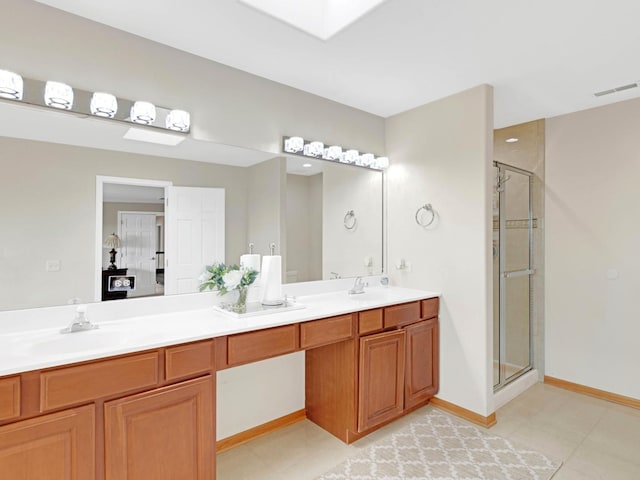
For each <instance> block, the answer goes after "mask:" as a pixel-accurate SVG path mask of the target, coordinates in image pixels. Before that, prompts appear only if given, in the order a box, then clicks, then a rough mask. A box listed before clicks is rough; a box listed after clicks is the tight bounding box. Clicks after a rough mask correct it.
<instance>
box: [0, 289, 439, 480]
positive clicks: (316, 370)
mask: <svg viewBox="0 0 640 480" xmlns="http://www.w3.org/2000/svg"><path fill="white" fill-rule="evenodd" d="M438 307H439V305H438V299H437V298H435V299H428V300H423V301H416V302H408V303H403V304H400V305H392V306H387V307H380V308H375V309H371V310H367V311H363V312H359V313H349V314H346V315H338V316H334V317H329V318H323V319H318V320H313V321H309V322H301V323H293V324H289V325H282V326H278V327H272V328H267V329H263V330H254V331H248V332H244V333H237V334H233V335H229V336H225V337H217V338H215V339H207V340H201V341H197V342H192V343H188V344H181V345H172V346H168V347H163V348H156V349H152V350H149V351H145V352H138V353H131V354H127V355H122V356H117V357H112V358H105V359H100V360H93V361H88V362H83V363H78V364H74V365H66V366H60V367H55V368H47V369H44V370H38V371H31V372H25V373H21V374H17V375H11V376H7V377H3V378H0V479H2V480H4V478H5V477H6V478H7V479H12V480H13V479H16V480H18V479H21V480H22V479H38V480H91V479H97V480H146V479H150V478H153V479H154V480H165V479H166V480H173V479H189V480H200V479H207V480H212V479H214V478H215V468H214V467H215V443H216V442H215V384H216V382H215V372H216V370H221V369H224V368H230V367H233V366H236V365H243V364H246V363H250V362H255V361H259V360H264V359H267V358H271V357H275V356H278V355H284V354H288V353H292V352H296V351H300V350H306V352H307V353H306V365H305V395H306V404H305V407H306V415H307V418H309V419H310V420H311V421H313V422H315V423H317V424H318V425H320V426H321V427H322V428H324V429H326V430H327V431H329V432H331V433H332V434H333V435H335V436H336V437H338V438H340V439H341V440H343V441H345V442H347V443H351V442H353V441H355V440H357V439H359V438H361V437H363V436H365V435H366V434H368V433H370V432H371V431H372V430H374V429H375V428H378V427H379V426H381V425H383V424H385V423H388V422H390V421H392V420H393V419H394V418H397V417H399V416H401V415H403V414H405V413H407V412H408V411H410V410H411V409H414V408H417V407H419V406H421V405H424V404H426V403H427V402H428V401H429V399H430V398H431V397H432V396H433V395H435V394H436V393H437V390H438V317H437V314H438Z"/></svg>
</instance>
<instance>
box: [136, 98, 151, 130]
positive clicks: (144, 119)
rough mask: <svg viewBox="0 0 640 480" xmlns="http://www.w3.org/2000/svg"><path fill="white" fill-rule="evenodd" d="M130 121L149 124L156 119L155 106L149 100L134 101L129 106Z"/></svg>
mask: <svg viewBox="0 0 640 480" xmlns="http://www.w3.org/2000/svg"><path fill="white" fill-rule="evenodd" d="M131 121H132V122H133V123H140V124H142V125H151V124H152V123H153V122H155V121H156V106H155V105H154V104H153V103H151V102H141V101H137V102H135V103H134V104H133V106H132V107H131Z"/></svg>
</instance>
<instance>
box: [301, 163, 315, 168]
mask: <svg viewBox="0 0 640 480" xmlns="http://www.w3.org/2000/svg"><path fill="white" fill-rule="evenodd" d="M302 166H303V167H304V168H311V167H312V166H313V165H311V164H310V163H303V164H302Z"/></svg>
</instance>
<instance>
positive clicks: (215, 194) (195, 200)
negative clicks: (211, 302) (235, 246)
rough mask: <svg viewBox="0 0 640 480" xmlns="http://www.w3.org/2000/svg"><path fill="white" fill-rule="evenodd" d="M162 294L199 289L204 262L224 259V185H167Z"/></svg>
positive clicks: (205, 263)
mask: <svg viewBox="0 0 640 480" xmlns="http://www.w3.org/2000/svg"><path fill="white" fill-rule="evenodd" d="M165 211H166V222H167V225H166V228H165V232H166V237H165V293H166V294H167V295H172V294H176V293H193V292H197V291H198V287H199V285H200V281H199V280H198V277H199V276H200V274H201V273H202V271H203V269H204V266H205V265H210V264H212V263H214V262H224V261H225V258H224V248H225V244H224V233H225V231H224V188H191V187H168V188H167V197H166V200H165Z"/></svg>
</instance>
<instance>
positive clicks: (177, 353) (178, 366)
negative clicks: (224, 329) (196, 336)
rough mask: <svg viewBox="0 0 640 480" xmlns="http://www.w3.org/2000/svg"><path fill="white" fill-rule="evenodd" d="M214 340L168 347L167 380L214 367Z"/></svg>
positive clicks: (166, 356) (166, 354)
mask: <svg viewBox="0 0 640 480" xmlns="http://www.w3.org/2000/svg"><path fill="white" fill-rule="evenodd" d="M213 365H214V356H213V342H212V341H206V342H198V343H189V344H187V345H177V346H175V347H169V348H167V350H166V352H165V376H166V379H167V380H174V379H176V378H181V377H187V376H189V375H195V374H198V373H205V372H208V371H210V370H212V369H213V368H214V367H213Z"/></svg>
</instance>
